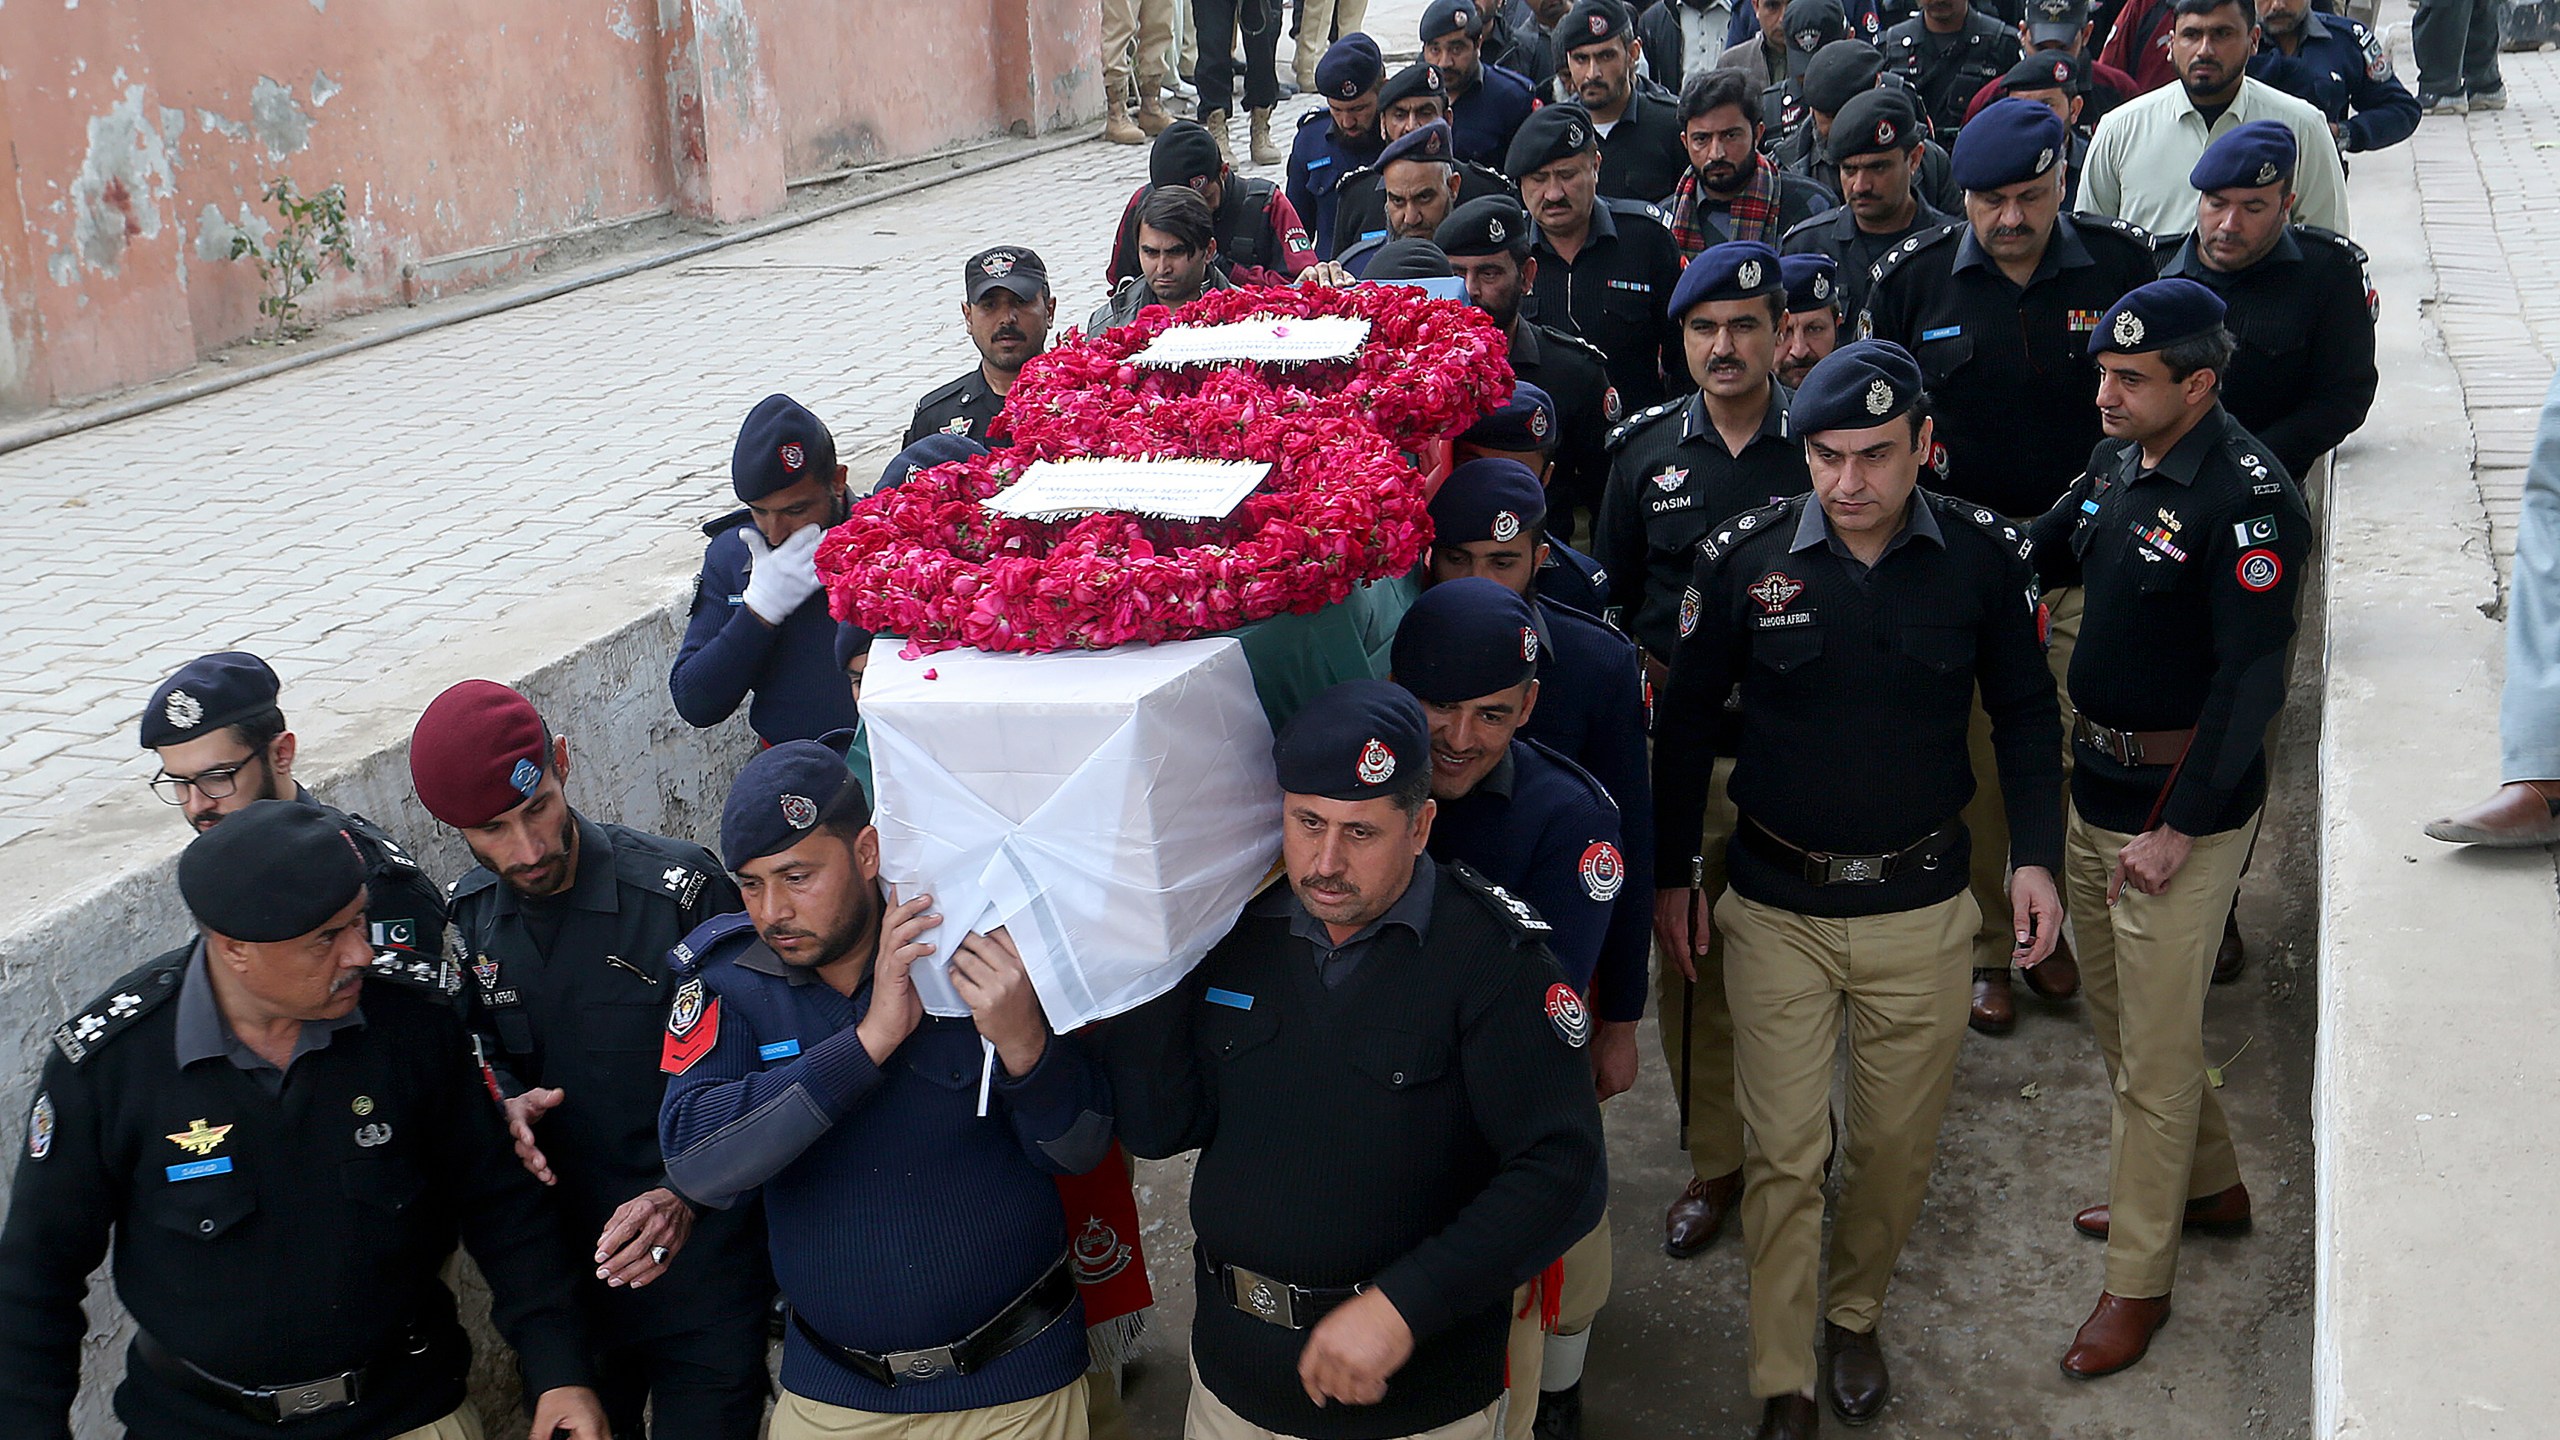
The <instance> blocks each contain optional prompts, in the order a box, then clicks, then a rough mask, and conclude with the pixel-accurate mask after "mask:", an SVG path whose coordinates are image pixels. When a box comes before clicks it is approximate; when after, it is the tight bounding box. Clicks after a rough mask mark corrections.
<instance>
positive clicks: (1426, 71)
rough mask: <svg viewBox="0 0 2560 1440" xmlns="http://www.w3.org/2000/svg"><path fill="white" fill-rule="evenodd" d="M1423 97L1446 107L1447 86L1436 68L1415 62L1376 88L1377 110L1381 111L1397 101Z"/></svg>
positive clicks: (1447, 99)
mask: <svg viewBox="0 0 2560 1440" xmlns="http://www.w3.org/2000/svg"><path fill="white" fill-rule="evenodd" d="M1425 95H1428V96H1430V97H1431V98H1432V99H1434V100H1437V101H1439V102H1440V103H1441V104H1443V105H1446V104H1448V103H1449V84H1448V82H1447V81H1446V80H1443V79H1441V78H1440V70H1439V67H1438V66H1435V65H1426V64H1424V63H1423V62H1422V61H1419V60H1416V61H1414V62H1413V63H1412V64H1410V65H1407V66H1406V67H1404V68H1403V69H1401V70H1399V71H1397V72H1396V73H1395V74H1394V75H1392V76H1390V77H1388V79H1387V83H1386V84H1384V85H1382V86H1380V87H1379V88H1378V108H1379V109H1381V110H1383V109H1385V108H1386V107H1388V106H1390V105H1393V104H1395V103H1396V102H1397V101H1399V100H1412V99H1417V98H1419V97H1421V96H1425Z"/></svg>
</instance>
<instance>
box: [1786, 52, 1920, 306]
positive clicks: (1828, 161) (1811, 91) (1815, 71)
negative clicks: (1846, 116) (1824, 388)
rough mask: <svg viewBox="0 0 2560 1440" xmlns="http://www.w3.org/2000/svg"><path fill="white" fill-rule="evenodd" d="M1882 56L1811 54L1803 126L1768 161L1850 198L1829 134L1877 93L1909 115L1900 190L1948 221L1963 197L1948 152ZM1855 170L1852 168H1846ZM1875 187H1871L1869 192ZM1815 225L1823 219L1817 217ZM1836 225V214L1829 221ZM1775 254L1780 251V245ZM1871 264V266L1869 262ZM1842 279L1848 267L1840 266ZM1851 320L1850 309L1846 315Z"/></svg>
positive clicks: (1903, 127) (1861, 274)
mask: <svg viewBox="0 0 2560 1440" xmlns="http://www.w3.org/2000/svg"><path fill="white" fill-rule="evenodd" d="M1883 70H1884V56H1882V55H1881V54H1879V53H1877V51H1876V47H1874V46H1873V45H1870V44H1868V43H1866V42H1865V41H1863V40H1855V39H1852V40H1835V41H1833V42H1831V43H1830V44H1828V45H1825V46H1823V47H1822V49H1821V50H1820V51H1819V52H1818V53H1816V54H1815V55H1814V57H1813V62H1812V63H1811V64H1810V65H1807V66H1806V67H1805V72H1804V105H1805V113H1804V119H1803V121H1802V123H1800V124H1798V125H1797V126H1796V127H1795V128H1794V129H1793V130H1790V131H1788V132H1787V133H1786V134H1784V135H1782V136H1779V137H1778V138H1777V139H1776V140H1775V141H1774V142H1773V143H1771V144H1770V146H1769V158H1770V159H1772V160H1775V161H1776V162H1778V168H1779V169H1781V170H1786V171H1789V172H1791V173H1793V174H1797V175H1802V176H1804V177H1806V178H1807V179H1810V180H1811V181H1813V183H1815V184H1817V185H1819V186H1821V187H1822V188H1823V189H1825V190H1828V191H1830V192H1831V193H1832V194H1834V195H1837V196H1839V197H1840V198H1841V199H1843V200H1847V199H1848V198H1849V189H1850V182H1849V179H1848V174H1847V172H1846V171H1844V170H1843V169H1842V166H1841V163H1840V161H1839V160H1838V159H1836V158H1835V157H1834V156H1833V155H1832V153H1831V149H1830V143H1831V134H1832V132H1833V130H1835V129H1836V128H1838V126H1839V124H1840V113H1841V111H1842V110H1844V109H1846V108H1847V107H1848V105H1849V102H1850V101H1852V100H1855V99H1856V98H1858V97H1859V96H1860V95H1863V94H1865V93H1866V92H1867V91H1869V90H1876V89H1882V90H1886V91H1888V92H1890V93H1892V94H1893V95H1894V96H1895V97H1896V98H1898V99H1900V100H1901V101H1903V103H1904V105H1905V106H1906V107H1907V108H1908V110H1909V112H1910V122H1909V123H1908V124H1897V125H1896V127H1895V130H1894V135H1895V138H1896V139H1897V140H1902V141H1908V142H1909V143H1908V144H1907V145H1905V146H1903V147H1902V148H1904V149H1906V150H1913V151H1915V152H1916V153H1917V155H1918V157H1919V158H1918V159H1917V160H1916V161H1913V162H1912V163H1911V165H1910V167H1909V168H1910V170H1911V175H1910V178H1909V180H1908V182H1907V183H1906V184H1905V186H1904V188H1905V189H1906V190H1908V192H1909V193H1910V194H1911V195H1913V196H1915V197H1917V198H1918V199H1919V201H1920V203H1922V204H1924V205H1927V206H1929V207H1930V208H1931V209H1934V210H1940V211H1945V212H1948V214H1950V215H1953V214H1955V213H1957V212H1960V211H1962V210H1963V209H1964V192H1963V191H1961V190H1959V189H1957V188H1956V183H1955V179H1954V177H1953V176H1951V175H1950V174H1949V173H1948V170H1949V166H1948V161H1947V152H1946V151H1945V149H1943V148H1942V147H1940V145H1939V144H1938V142H1937V141H1935V140H1932V139H1930V138H1928V137H1929V126H1928V123H1927V122H1926V121H1925V120H1923V119H1922V118H1921V116H1920V101H1919V99H1918V97H1916V96H1914V95H1913V94H1912V93H1911V91H1910V89H1909V88H1908V87H1906V86H1905V85H1904V84H1903V83H1902V81H1901V80H1900V79H1899V78H1897V77H1893V76H1887V75H1884V74H1883ZM1850 168H1851V169H1855V168H1856V167H1850ZM1874 188H1875V187H1874V186H1873V185H1870V186H1869V187H1868V189H1869V190H1870V191H1872V190H1873V189H1874ZM1815 218H1817V219H1820V218H1824V217H1820V216H1817V217H1815ZM1830 218H1833V219H1837V218H1838V217H1837V214H1836V212H1835V213H1834V214H1833V215H1832V216H1831V217H1830ZM1779 248H1780V249H1782V250H1783V249H1785V248H1786V247H1785V244H1784V242H1783V241H1781V243H1780V246H1779ZM1871 263H1872V262H1871ZM1842 267H1843V272H1844V274H1845V273H1846V271H1847V269H1848V264H1847V262H1846V261H1843V262H1842ZM1856 268H1857V270H1858V275H1857V277H1856V279H1857V285H1858V290H1859V293H1860V294H1864V293H1865V290H1864V286H1865V278H1866V277H1865V272H1866V268H1867V267H1866V266H1863V265H1862V266H1858V267H1856ZM1849 313H1850V314H1853V315H1854V314H1856V313H1857V312H1856V309H1855V308H1854V306H1853V307H1852V308H1851V309H1850V311H1849Z"/></svg>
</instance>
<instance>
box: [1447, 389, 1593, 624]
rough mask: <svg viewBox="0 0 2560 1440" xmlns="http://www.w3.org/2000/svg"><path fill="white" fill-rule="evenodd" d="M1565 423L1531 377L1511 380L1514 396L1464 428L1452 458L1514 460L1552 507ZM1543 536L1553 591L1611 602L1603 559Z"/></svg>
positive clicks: (1578, 604)
mask: <svg viewBox="0 0 2560 1440" xmlns="http://www.w3.org/2000/svg"><path fill="white" fill-rule="evenodd" d="M1562 424H1563V422H1562V421H1561V420H1560V419H1558V417H1557V414H1556V403H1555V401H1554V400H1553V399H1551V398H1549V397H1548V395H1547V392H1546V391H1544V390H1541V389H1539V388H1538V387H1537V386H1535V385H1532V384H1530V383H1529V382H1528V381H1526V380H1515V381H1513V382H1511V394H1510V396H1509V397H1508V398H1506V399H1505V400H1504V401H1503V402H1502V404H1501V405H1499V406H1497V407H1495V408H1494V409H1492V410H1490V411H1487V412H1486V413H1485V414H1484V415H1483V416H1481V417H1479V418H1478V419H1477V420H1476V422H1475V423H1474V424H1472V425H1469V426H1468V427H1467V428H1466V429H1464V430H1462V431H1460V432H1458V435H1457V438H1456V439H1454V440H1453V441H1451V442H1450V446H1449V454H1450V458H1451V459H1452V460H1454V461H1455V462H1456V463H1458V464H1460V465H1464V464H1466V463H1467V462H1469V461H1472V460H1508V461H1510V462H1511V463H1513V464H1514V465H1517V466H1519V467H1520V468H1521V469H1523V470H1525V471H1527V472H1528V474H1529V478H1530V480H1531V481H1533V482H1534V483H1536V484H1537V485H1538V486H1539V497H1540V498H1539V502H1538V508H1539V509H1540V510H1541V511H1542V512H1546V511H1548V504H1547V500H1546V495H1547V493H1548V491H1549V489H1550V487H1552V486H1553V484H1554V473H1555V439H1556V432H1557V431H1558V430H1559V429H1560V428H1561V427H1562ZM1443 483H1444V484H1445V483H1446V482H1445V481H1444V482H1443ZM1566 503H1570V502H1566ZM1550 513H1551V512H1550ZM1543 538H1544V540H1545V555H1546V558H1545V559H1543V560H1541V561H1539V562H1538V565H1537V577H1536V578H1537V579H1538V580H1539V581H1540V582H1541V583H1543V584H1545V585H1546V586H1547V588H1548V593H1550V594H1552V595H1554V596H1555V597H1556V598H1557V599H1558V600H1560V601H1562V602H1564V603H1565V604H1567V605H1571V606H1572V607H1574V608H1575V609H1577V610H1580V611H1582V612H1583V613H1585V614H1588V615H1598V614H1599V613H1600V612H1601V611H1602V610H1603V609H1605V608H1607V604H1608V599H1607V597H1608V586H1609V576H1608V572H1607V571H1605V570H1602V569H1601V568H1600V562H1599V561H1597V560H1594V559H1592V558H1591V557H1590V556H1588V555H1585V554H1583V553H1582V552H1581V551H1579V550H1576V549H1574V548H1573V547H1572V546H1570V545H1568V544H1566V543H1565V542H1564V541H1562V540H1560V539H1558V538H1556V537H1555V536H1554V534H1553V533H1552V532H1550V533H1548V534H1547V535H1546V536H1544V537H1543Z"/></svg>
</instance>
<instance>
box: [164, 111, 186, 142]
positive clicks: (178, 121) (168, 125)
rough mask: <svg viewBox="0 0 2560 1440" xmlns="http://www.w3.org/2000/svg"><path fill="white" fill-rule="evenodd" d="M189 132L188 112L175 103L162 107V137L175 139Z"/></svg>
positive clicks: (169, 139)
mask: <svg viewBox="0 0 2560 1440" xmlns="http://www.w3.org/2000/svg"><path fill="white" fill-rule="evenodd" d="M186 133H187V112H186V111H184V110H181V109H179V108H177V107H176V106H174V105H163V106H161V107H160V138H161V139H162V140H164V141H174V140H176V139H177V138H178V137H179V136H181V135H184V134H186Z"/></svg>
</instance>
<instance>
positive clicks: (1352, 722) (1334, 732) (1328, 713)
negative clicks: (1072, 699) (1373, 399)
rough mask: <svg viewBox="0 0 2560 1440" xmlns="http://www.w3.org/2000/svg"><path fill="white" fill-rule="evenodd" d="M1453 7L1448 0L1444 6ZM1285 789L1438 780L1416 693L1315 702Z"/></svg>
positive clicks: (1363, 692)
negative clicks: (1432, 775)
mask: <svg viewBox="0 0 2560 1440" xmlns="http://www.w3.org/2000/svg"><path fill="white" fill-rule="evenodd" d="M1444 3H1445V0H1444ZM1271 760H1272V764H1273V766H1274V768H1276V769H1277V770H1278V771H1279V772H1280V788H1281V790H1283V791H1284V792H1286V793H1288V794H1291V795H1319V796H1322V797H1324V798H1325V799H1327V800H1376V799H1379V798H1382V797H1384V796H1388V795H1392V794H1394V793H1395V792H1396V790H1397V789H1398V787H1397V785H1396V783H1395V781H1396V778H1397V777H1398V776H1404V777H1406V778H1408V779H1410V778H1411V777H1412V776H1413V774H1414V773H1415V771H1416V769H1417V768H1419V770H1420V772H1421V773H1422V774H1423V775H1424V776H1426V777H1427V776H1429V774H1430V773H1431V725H1430V722H1429V721H1427V720H1425V719H1424V718H1423V715H1422V703H1421V702H1420V701H1418V700H1416V699H1414V698H1413V692H1412V691H1410V690H1407V689H1405V688H1404V687H1403V686H1401V685H1397V684H1394V683H1392V682H1390V681H1386V680H1346V681H1344V682H1342V683H1341V684H1339V685H1336V686H1334V687H1333V688H1331V689H1329V690H1326V691H1325V692H1323V693H1322V694H1320V695H1317V696H1316V697H1315V698H1314V699H1312V700H1309V701H1308V702H1307V703H1306V705H1305V707H1304V708H1302V709H1300V710H1299V711H1298V713H1297V714H1295V715H1292V716H1290V717H1289V723H1288V724H1286V725H1283V726H1281V727H1280V734H1279V737H1278V738H1277V739H1275V740H1273V741H1272V742H1271Z"/></svg>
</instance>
